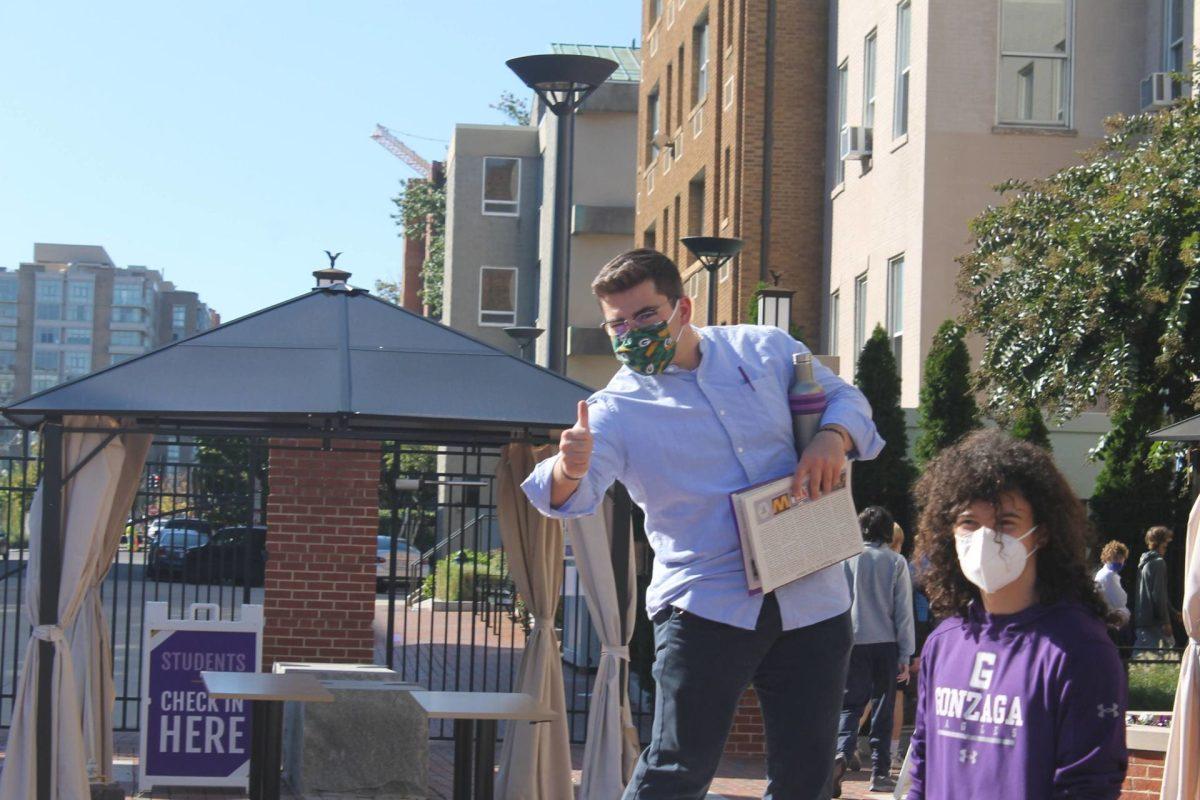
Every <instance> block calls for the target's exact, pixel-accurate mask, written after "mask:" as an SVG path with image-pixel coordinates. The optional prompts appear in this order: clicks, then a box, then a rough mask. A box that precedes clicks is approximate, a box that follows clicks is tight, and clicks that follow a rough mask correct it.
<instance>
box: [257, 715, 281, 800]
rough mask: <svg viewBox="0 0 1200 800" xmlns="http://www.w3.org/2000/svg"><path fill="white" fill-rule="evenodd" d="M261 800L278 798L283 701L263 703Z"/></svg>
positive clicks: (275, 799)
mask: <svg viewBox="0 0 1200 800" xmlns="http://www.w3.org/2000/svg"><path fill="white" fill-rule="evenodd" d="M262 705H264V706H265V707H266V708H265V709H264V710H263V711H264V713H263V725H264V727H265V728H266V730H264V731H263V767H262V771H263V775H262V793H263V800H279V789H280V782H281V778H280V767H281V766H282V761H283V703H282V702H281V701H279V700H268V701H267V702H265V703H263V704H262Z"/></svg>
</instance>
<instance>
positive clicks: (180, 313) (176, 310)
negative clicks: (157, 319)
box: [171, 306, 187, 333]
mask: <svg viewBox="0 0 1200 800" xmlns="http://www.w3.org/2000/svg"><path fill="white" fill-rule="evenodd" d="M171 330H172V331H175V332H177V333H183V332H184V331H186V330H187V306H171Z"/></svg>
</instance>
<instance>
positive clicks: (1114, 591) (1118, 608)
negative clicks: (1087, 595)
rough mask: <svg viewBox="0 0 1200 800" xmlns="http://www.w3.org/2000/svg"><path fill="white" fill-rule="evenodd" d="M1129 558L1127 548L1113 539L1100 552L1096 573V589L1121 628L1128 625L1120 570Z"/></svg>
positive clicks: (1127, 609)
mask: <svg viewBox="0 0 1200 800" xmlns="http://www.w3.org/2000/svg"><path fill="white" fill-rule="evenodd" d="M1128 558H1129V548H1128V547H1126V546H1125V545H1123V544H1121V543H1120V542H1118V541H1117V540H1116V539H1113V540H1112V541H1111V542H1109V543H1108V544H1106V545H1104V549H1103V550H1101V551H1100V569H1099V570H1097V571H1096V577H1095V581H1096V589H1097V590H1099V592H1100V596H1101V597H1103V598H1104V602H1105V603H1107V604H1108V610H1109V611H1111V612H1113V613H1114V614H1116V615H1117V617H1119V622H1120V624H1121V625H1122V626H1124V625H1127V624H1129V607H1128V605H1127V604H1128V602H1129V595H1127V594H1126V593H1125V588H1124V587H1123V586H1121V570H1122V569H1124V568H1125V561H1126V560H1127V559H1128Z"/></svg>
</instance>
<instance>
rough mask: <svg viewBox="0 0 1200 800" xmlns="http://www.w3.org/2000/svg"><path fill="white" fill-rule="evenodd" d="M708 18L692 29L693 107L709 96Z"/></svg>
mask: <svg viewBox="0 0 1200 800" xmlns="http://www.w3.org/2000/svg"><path fill="white" fill-rule="evenodd" d="M708 70H709V63H708V17H705V18H704V19H702V20H701V21H700V22H699V23H698V24H697V25H696V27H695V28H693V29H692V105H693V106H697V105H700V103H702V102H703V101H704V98H705V97H707V96H708Z"/></svg>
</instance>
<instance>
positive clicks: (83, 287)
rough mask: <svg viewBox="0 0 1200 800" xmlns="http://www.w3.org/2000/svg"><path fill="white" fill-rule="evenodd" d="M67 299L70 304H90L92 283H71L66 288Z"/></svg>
mask: <svg viewBox="0 0 1200 800" xmlns="http://www.w3.org/2000/svg"><path fill="white" fill-rule="evenodd" d="M67 299H68V300H69V301H70V302H72V303H90V302H92V282H91V281H71V282H70V283H69V284H68V286H67Z"/></svg>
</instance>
